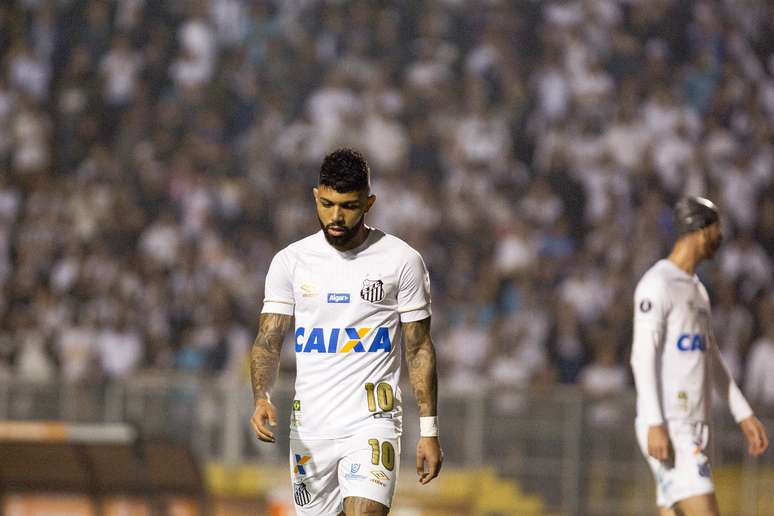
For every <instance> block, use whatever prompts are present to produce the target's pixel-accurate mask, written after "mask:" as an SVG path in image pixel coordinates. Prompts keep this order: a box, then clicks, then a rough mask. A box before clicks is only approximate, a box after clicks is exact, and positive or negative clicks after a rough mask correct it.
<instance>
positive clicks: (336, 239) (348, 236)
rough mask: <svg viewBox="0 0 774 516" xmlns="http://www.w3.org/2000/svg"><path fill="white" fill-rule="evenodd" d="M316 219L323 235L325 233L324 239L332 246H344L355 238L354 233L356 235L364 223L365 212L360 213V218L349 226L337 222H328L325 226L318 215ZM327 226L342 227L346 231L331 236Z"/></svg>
mask: <svg viewBox="0 0 774 516" xmlns="http://www.w3.org/2000/svg"><path fill="white" fill-rule="evenodd" d="M317 220H318V221H319V222H320V227H321V228H322V230H323V235H325V240H327V241H328V243H329V244H331V245H332V246H333V247H345V246H346V245H347V244H348V243H349V242H350V241H351V240H352V239H353V238H355V235H357V233H358V231H360V228H361V227H363V224H365V214H363V215H361V216H360V219H358V221H357V222H355V224H354V225H353V226H352V227H351V228H348V227H346V226H339V225H337V224H328V225H327V226H326V225H325V224H323V221H322V220H320V217H317ZM328 228H344V229H345V230H346V231H345V232H344V234H342V235H339V236H333V235H331V234H330V233H328Z"/></svg>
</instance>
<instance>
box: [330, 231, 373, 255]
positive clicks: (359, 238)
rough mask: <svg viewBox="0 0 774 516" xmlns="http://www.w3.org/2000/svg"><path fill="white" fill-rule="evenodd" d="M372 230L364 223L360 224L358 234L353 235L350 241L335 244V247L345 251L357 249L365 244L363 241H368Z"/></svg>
mask: <svg viewBox="0 0 774 516" xmlns="http://www.w3.org/2000/svg"><path fill="white" fill-rule="evenodd" d="M370 231H371V228H369V227H368V226H366V225H365V224H363V225H362V226H360V229H359V230H358V232H357V234H356V235H355V236H354V237H352V240H350V241H348V242H347V243H346V244H344V245H343V246H338V245H333V244H331V245H333V247H334V248H335V249H336V250H337V251H339V252H342V253H343V252H345V251H351V250H352V249H356V248H358V247H360V246H361V245H363V242H365V241H366V239H367V238H368V233H369V232H370Z"/></svg>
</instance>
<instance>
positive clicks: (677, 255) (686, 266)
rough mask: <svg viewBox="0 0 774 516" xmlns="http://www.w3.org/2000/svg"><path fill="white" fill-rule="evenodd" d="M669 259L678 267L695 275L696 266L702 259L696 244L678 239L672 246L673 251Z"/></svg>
mask: <svg viewBox="0 0 774 516" xmlns="http://www.w3.org/2000/svg"><path fill="white" fill-rule="evenodd" d="M667 259H668V260H669V261H670V262H672V263H674V264H675V265H676V266H677V268H679V269H681V270H683V271H685V272H686V273H688V274H690V275H693V274H694V273H695V272H696V267H697V266H698V265H699V262H700V261H701V256H700V254H699V252H698V250H697V249H696V247H695V246H692V245H688V243H686V242H679V241H678V242H677V243H676V244H675V246H674V247H673V248H672V252H671V253H670V254H669V256H668V257H667Z"/></svg>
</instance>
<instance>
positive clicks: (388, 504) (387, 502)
mask: <svg viewBox="0 0 774 516" xmlns="http://www.w3.org/2000/svg"><path fill="white" fill-rule="evenodd" d="M347 498H365V499H366V500H371V501H372V502H377V503H380V504H382V505H384V506H385V507H387V508H388V509H390V508H391V506H392V500H377V499H376V498H374V497H373V496H363V495H358V494H348V495H345V494H344V493H342V494H341V503H342V504H343V503H344V500H346V499H347Z"/></svg>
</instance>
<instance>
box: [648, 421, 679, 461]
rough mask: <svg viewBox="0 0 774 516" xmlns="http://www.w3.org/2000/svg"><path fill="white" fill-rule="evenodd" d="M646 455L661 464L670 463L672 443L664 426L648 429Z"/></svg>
mask: <svg viewBox="0 0 774 516" xmlns="http://www.w3.org/2000/svg"><path fill="white" fill-rule="evenodd" d="M648 455H650V456H651V457H653V458H654V459H656V460H660V461H661V462H671V461H672V458H673V452H672V442H671V441H670V440H669V433H668V432H667V429H666V427H665V426H664V425H654V426H650V427H648Z"/></svg>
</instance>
